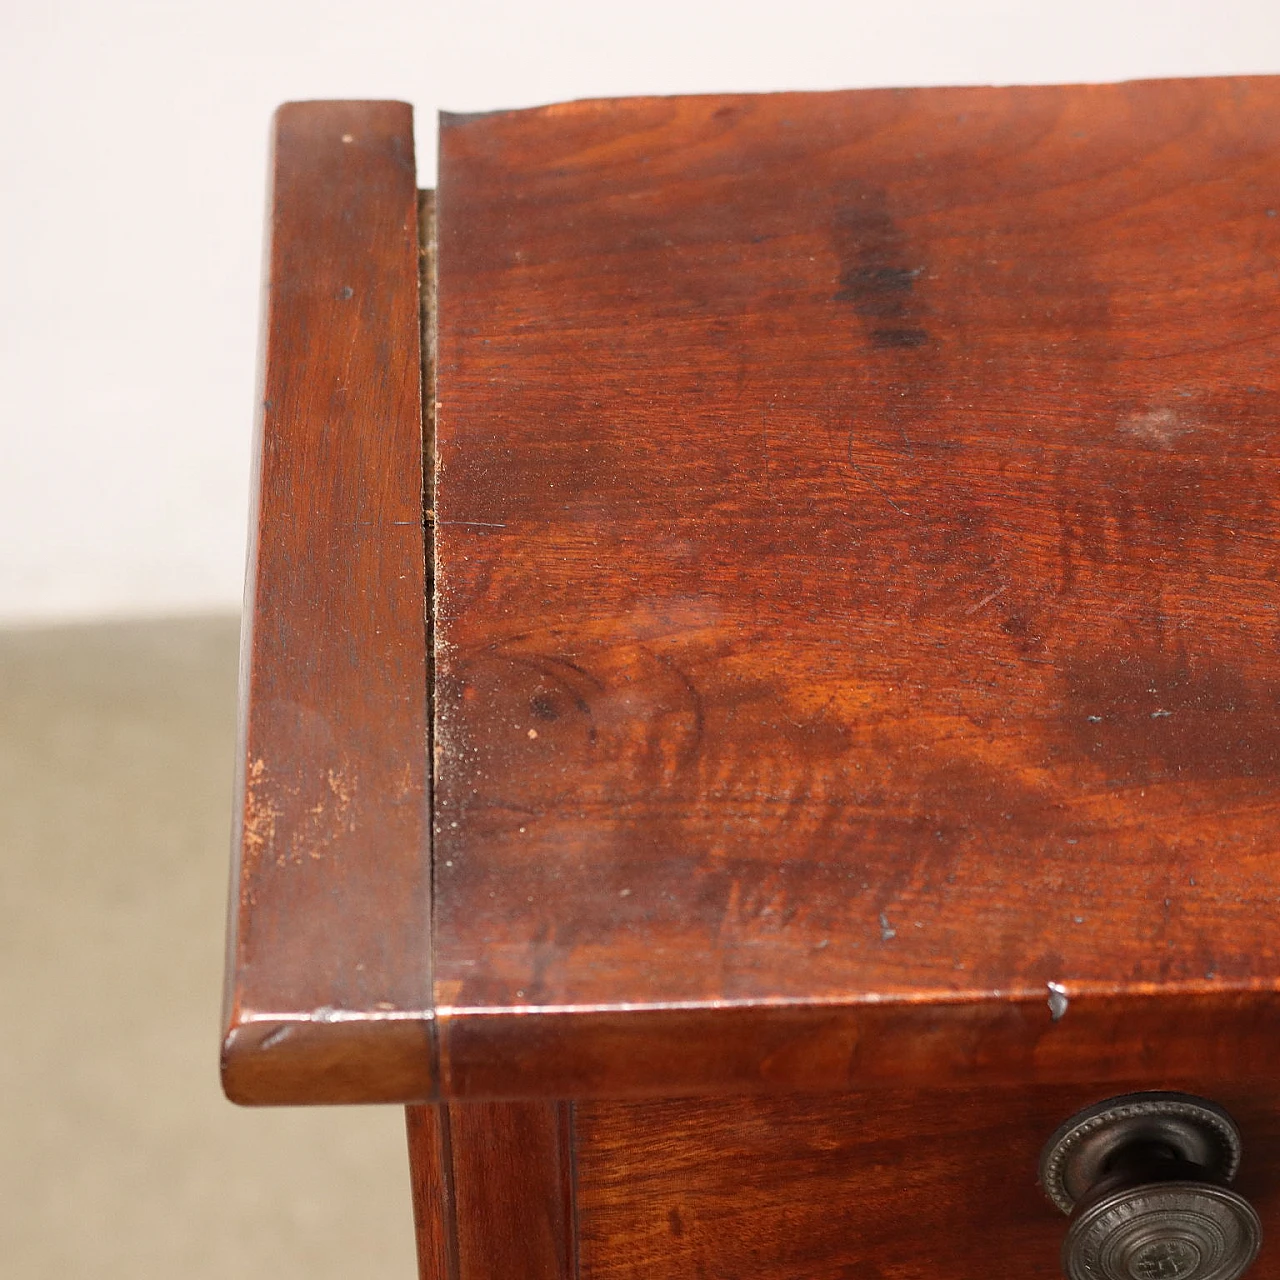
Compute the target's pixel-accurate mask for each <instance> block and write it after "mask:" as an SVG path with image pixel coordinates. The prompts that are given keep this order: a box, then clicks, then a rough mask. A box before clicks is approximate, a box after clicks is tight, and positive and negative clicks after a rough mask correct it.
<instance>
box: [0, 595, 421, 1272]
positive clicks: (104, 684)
mask: <svg viewBox="0 0 1280 1280" xmlns="http://www.w3.org/2000/svg"><path fill="white" fill-rule="evenodd" d="M236 646H237V635H236V623H235V621H234V619H230V618H218V619H207V620H199V621H181V622H162V623H147V624H131V625H121V626H102V627H95V628H67V629H62V630H56V631H41V632H35V631H28V632H8V633H0V1276H3V1277H14V1280H45V1278H46V1277H48V1278H49V1280H54V1278H55V1277H56V1280H77V1278H78V1277H93V1278H94V1280H116V1278H119V1280H125V1278H127V1280H152V1278H153V1277H154V1278H155V1280H160V1278H161V1277H163V1278H164V1280H205V1278H206V1277H210V1278H211V1277H235V1278H236V1280H257V1278H258V1277H263V1278H264V1280H265V1278H267V1277H270V1278H271V1280H289V1278H290V1277H295V1276H296V1277H307V1280H327V1278H329V1277H334V1278H336V1277H344V1280H352V1278H355V1280H366V1278H367V1280H382V1278H383V1277H387V1278H388V1280H391V1278H395V1280H411V1277H412V1276H413V1274H414V1268H413V1259H412V1234H411V1227H410V1216H409V1212H410V1211H409V1204H408V1193H407V1180H406V1170H405V1156H404V1145H403V1131H402V1127H401V1116H400V1113H399V1112H398V1111H396V1110H394V1109H387V1108H376V1109H360V1110H356V1109H342V1110H314V1111H240V1110H237V1109H236V1108H234V1107H232V1106H230V1104H228V1103H226V1102H225V1101H224V1100H223V1099H222V1097H221V1095H220V1093H219V1090H218V1082H217V1042H218V1015H219V999H220V987H221V969H222V930H223V910H224V903H225V898H226V884H227V850H228V829H229V815H230V800H229V795H230V781H231V766H232V760H233V754H234V749H233V748H234V733H235V683H236Z"/></svg>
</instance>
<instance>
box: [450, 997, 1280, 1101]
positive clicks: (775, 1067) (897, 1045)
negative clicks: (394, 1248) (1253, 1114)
mask: <svg viewBox="0 0 1280 1280" xmlns="http://www.w3.org/2000/svg"><path fill="white" fill-rule="evenodd" d="M1278 1026H1280V992H1277V991H1275V990H1271V989H1237V990H1203V989H1194V990H1182V989H1179V988H1158V989H1157V988H1153V989H1150V990H1148V989H1135V990H1130V991H1120V992H1117V991H1108V990H1105V989H1096V988H1095V989H1090V988H1088V987H1086V986H1075V987H1073V986H1071V985H1066V984H1064V985H1061V986H1057V985H1055V988H1053V989H1050V988H1049V987H1045V988H1042V989H1040V990H1038V991H1024V992H1001V993H991V994H989V995H985V996H980V997H974V996H959V997H957V998H956V999H955V1000H954V1001H949V1002H938V1001H936V1000H930V1001H928V1002H924V1001H911V1000H909V999H906V998H901V999H881V1000H874V999H871V1000H862V1001H857V1002H849V1003H829V1004H786V1003H780V1004H775V1005H767V1004H742V1005H732V1004H724V1005H718V1006H690V1007H667V1008H654V1007H648V1008H646V1007H636V1006H631V1007H626V1008H608V1009H589V1008H585V1009H532V1010H512V1009H502V1010H482V1009H449V1008H443V1007H441V1008H437V1010H436V1028H437V1036H438V1042H439V1051H440V1089H441V1092H442V1094H444V1095H446V1096H448V1097H454V1098H469V1097H474V1098H502V1097H520V1096H526V1097H527V1096H534V1095H537V1096H542V1097H572V1098H581V1099H587V1098H610V1097H612V1098H626V1097H658V1096H665V1097H675V1096H689V1095H693V1094H715V1093H758V1092H773V1091H808V1090H813V1091H827V1090H851V1089H854V1090H856V1089H876V1088H886V1087H888V1088H892V1087H898V1086H902V1087H910V1086H917V1085H919V1086H935V1085H940V1084H955V1085H962V1084H963V1085H1005V1084H1033V1083H1041V1084H1071V1083H1079V1082H1081V1081H1089V1082H1091V1083H1095V1084H1103V1083H1106V1082H1109V1081H1124V1080H1132V1079H1141V1078H1143V1077H1144V1076H1150V1075H1151V1074H1152V1073H1153V1072H1154V1073H1156V1074H1158V1075H1159V1076H1160V1077H1161V1078H1163V1079H1168V1080H1177V1079H1186V1080H1197V1081H1201V1082H1203V1081H1205V1080H1221V1081H1224V1082H1230V1081H1233V1080H1238V1079H1245V1078H1256V1079H1265V1078H1272V1077H1274V1076H1275V1075H1276V1071H1277V1067H1276V1029H1277V1027H1278Z"/></svg>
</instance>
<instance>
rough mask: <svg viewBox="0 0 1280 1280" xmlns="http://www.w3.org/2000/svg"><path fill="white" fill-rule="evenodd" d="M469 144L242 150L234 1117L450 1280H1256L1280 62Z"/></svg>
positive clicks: (751, 98)
mask: <svg viewBox="0 0 1280 1280" xmlns="http://www.w3.org/2000/svg"><path fill="white" fill-rule="evenodd" d="M440 144H441V150H440V174H439V180H438V184H437V189H436V191H435V193H434V195H433V194H432V193H429V192H419V191H418V190H417V181H416V176H415V167H414V146H413V136H412V122H411V114H410V110H409V108H408V107H407V106H404V105H402V104H398V103H385V102H318V103H296V104H291V105H289V106H286V107H283V108H281V110H280V112H279V113H278V115H277V118H276V126H275V141H274V159H273V167H272V174H273V178H272V183H273V188H272V189H273V195H272V203H271V210H270V215H269V232H270V248H269V255H268V265H267V279H266V303H265V320H264V330H265V340H264V358H263V375H262V376H263V384H262V395H261V408H260V418H259V434H258V463H257V466H258V470H257V474H256V482H255V484H256V499H255V502H256V506H255V513H256V514H255V517H254V523H253V530H252V547H251V558H250V568H249V583H248V599H247V609H246V613H245V635H244V647H243V681H242V689H243V716H242V724H243V744H242V751H241V753H240V781H239V790H238V801H237V806H238V808H237V813H238V823H239V839H238V844H237V847H238V853H237V857H238V862H237V870H236V876H235V881H234V884H235V892H234V895H233V896H234V902H233V906H232V911H231V931H230V943H229V963H228V988H227V1004H226V1017H225V1036H224V1042H223V1079H224V1083H225V1088H226V1091H227V1093H228V1095H229V1096H230V1097H231V1098H232V1099H233V1100H235V1101H237V1102H241V1103H249V1104H264V1103H271V1104H306V1103H346V1102H369V1103H396V1104H403V1105H406V1106H407V1108H408V1126H409V1140H410V1149H411V1163H412V1170H413V1189H414V1199H415V1206H416V1214H417V1230H418V1241H419V1253H420V1258H421V1270H422V1276H423V1277H424V1278H426V1280H573V1278H579V1280H639V1278H641V1277H643V1278H644V1280H668V1278H669V1280H677V1278H678V1280H691V1278H693V1277H702V1278H704V1280H748V1278H750V1280H915V1278H917V1277H919V1278H924V1277H928V1278H929V1280H990V1277H1013V1276H1017V1277H1022V1278H1028V1280H1035V1278H1037V1277H1046V1278H1047V1277H1051V1276H1056V1275H1058V1274H1059V1273H1060V1267H1061V1266H1064V1265H1065V1266H1066V1267H1067V1268H1068V1270H1069V1271H1070V1270H1071V1268H1074V1271H1071V1274H1073V1275H1076V1276H1081V1277H1086V1280H1088V1278H1091V1277H1095V1276H1096V1277H1103V1276H1108V1277H1111V1276H1117V1275H1118V1276H1121V1277H1128V1278H1129V1280H1224V1278H1225V1277H1228V1276H1233V1275H1236V1274H1239V1273H1240V1272H1241V1271H1242V1270H1243V1269H1245V1268H1247V1266H1248V1264H1249V1261H1250V1259H1251V1258H1252V1257H1253V1255H1254V1254H1255V1253H1256V1254H1257V1261H1256V1262H1254V1263H1253V1266H1252V1270H1251V1272H1250V1274H1251V1275H1253V1276H1256V1277H1280V1245H1278V1244H1277V1243H1276V1241H1277V1239H1278V1238H1280V1101H1277V1089H1276V1080H1277V1076H1278V1074H1280V1067H1278V1060H1280V998H1278V994H1277V993H1278V991H1280V953H1278V946H1280V934H1278V933H1277V927H1276V926H1277V919H1278V912H1280V318H1278V317H1280V309H1278V306H1277V302H1278V296H1280V217H1278V216H1277V213H1278V211H1280V80H1274V79H1268V78H1248V79H1210V80H1186V81H1152V82H1142V83H1133V84H1122V85H1089V86H1073V87H1065V88H1062V87H1038V88H999V89H972V88H965V89H927V90H909V91H878V90H877V91H861V92H847V93H810V94H776V95H743V96H714V97H683V98H633V99H623V100H614V101H593V102H578V103H571V104H568V105H560V106H553V107H547V108H543V109H538V110H521V111H502V112H494V113H489V114H483V115H465V116H464V115H454V116H444V117H443V118H442V121H441V133H440ZM1120 1095H1136V1097H1128V1098H1126V1099H1125V1101H1124V1102H1122V1103H1119V1104H1115V1105H1114V1106H1112V1107H1111V1108H1110V1110H1106V1109H1105V1108H1104V1109H1103V1110H1102V1111H1099V1110H1097V1109H1096V1105H1097V1104H1100V1103H1104V1102H1106V1101H1107V1100H1108V1099H1112V1098H1116V1097H1118V1096H1120ZM1091 1107H1093V1108H1095V1110H1093V1111H1088V1112H1087V1113H1086V1114H1085V1116H1084V1118H1083V1119H1081V1120H1080V1121H1079V1122H1078V1123H1076V1124H1075V1125H1074V1127H1072V1125H1071V1123H1069V1118H1070V1117H1072V1116H1073V1115H1075V1114H1076V1113H1079V1112H1080V1111H1081V1109H1085V1108H1091ZM1153 1117H1154V1118H1153ZM1064 1122H1067V1123H1066V1127H1065V1128H1062V1129H1060V1128H1059V1126H1063V1125H1064ZM1115 1125H1119V1126H1120V1128H1115V1127H1114V1126H1115ZM1126 1125H1127V1126H1129V1127H1128V1128H1125V1127H1124V1126H1126ZM1135 1125H1136V1128H1135V1127H1134V1126H1135ZM1107 1126H1112V1127H1107ZM1144 1126H1145V1127H1144ZM1055 1131H1057V1136H1056V1138H1055V1139H1054V1141H1050V1140H1051V1137H1052V1136H1053V1135H1055ZM1099 1134H1104V1135H1111V1136H1110V1137H1107V1142H1110V1143H1111V1145H1110V1146H1106V1144H1105V1143H1104V1144H1103V1145H1104V1146H1106V1149H1105V1150H1104V1149H1103V1147H1099V1146H1098V1143H1099V1141H1101V1139H1100V1138H1099V1136H1098V1135H1099ZM1116 1135H1119V1136H1116ZM1112 1139H1114V1141H1113V1140H1112ZM1122 1139H1123V1141H1122ZM1047 1143H1048V1144H1049V1145H1048V1146H1046V1144H1047ZM1090 1144H1092V1145H1090ZM1117 1153H1119V1154H1117ZM1073 1162H1074V1163H1073ZM1090 1162H1092V1163H1090ZM1086 1166H1087V1167H1086ZM1139 1166H1141V1168H1140V1169H1139V1168H1138V1167H1139ZM1135 1169H1137V1170H1138V1172H1137V1173H1135V1172H1134V1170H1135ZM1237 1169H1238V1173H1237ZM1073 1179H1074V1180H1075V1181H1074V1182H1073V1181H1072V1180H1073ZM1104 1183H1105V1184H1106V1185H1105V1186H1104ZM1113 1184H1114V1185H1113ZM1120 1184H1123V1186H1120ZM1116 1186H1120V1190H1119V1191H1117V1190H1116V1189H1115V1188H1116ZM1064 1188H1066V1190H1065V1191H1064V1190H1063V1189H1064ZM1135 1188H1136V1189H1135ZM1108 1196H1109V1197H1111V1199H1107V1197H1108ZM1064 1197H1065V1198H1064ZM1116 1197H1119V1198H1118V1199H1117V1198H1116ZM1126 1197H1128V1198H1127V1199H1126ZM1180 1197H1181V1198H1180ZM1055 1200H1056V1201H1057V1203H1056V1204H1055V1203H1054V1201H1055ZM1104 1201H1105V1203H1103V1202H1104ZM1073 1205H1074V1216H1073V1217H1072V1218H1071V1220H1070V1224H1069V1222H1068V1218H1067V1217H1066V1216H1064V1212H1063V1210H1064V1209H1068V1210H1070V1209H1072V1207H1073ZM1250 1206H1252V1207H1250ZM1091 1215H1092V1216H1091ZM1197 1215H1198V1216H1197ZM1086 1219H1087V1220H1086ZM1135 1224H1137V1225H1135ZM1144 1224H1145V1225H1144ZM1197 1224H1198V1225H1197ZM1068 1230H1070V1231H1071V1232H1072V1233H1074V1234H1073V1236H1072V1240H1073V1241H1074V1243H1070V1244H1069V1245H1068V1247H1067V1249H1066V1250H1065V1252H1063V1253H1062V1258H1061V1260H1060V1251H1061V1250H1062V1249H1063V1239H1064V1236H1066V1234H1067V1232H1068ZM1091 1233H1092V1234H1091ZM1108 1233H1110V1234H1108ZM1126 1233H1127V1234H1126ZM1197 1233H1198V1234H1197ZM1215 1233H1216V1234H1215ZM1233 1233H1234V1234H1233ZM1268 1236H1270V1237H1271V1243H1270V1244H1268V1243H1267V1237H1268ZM1104 1237H1105V1239H1104ZM1260 1238H1261V1240H1262V1245H1261V1252H1260V1253H1259V1252H1258V1241H1259V1239H1260ZM1116 1241H1119V1243H1115V1242H1116ZM1091 1242H1092V1243H1091ZM1099 1242H1101V1243H1099ZM1108 1242H1110V1243H1108ZM1090 1249H1092V1250H1093V1252H1092V1253H1091V1252H1089V1250H1090ZM1108 1250H1110V1252H1108ZM1215 1250H1216V1252H1215ZM1073 1251H1074V1252H1073Z"/></svg>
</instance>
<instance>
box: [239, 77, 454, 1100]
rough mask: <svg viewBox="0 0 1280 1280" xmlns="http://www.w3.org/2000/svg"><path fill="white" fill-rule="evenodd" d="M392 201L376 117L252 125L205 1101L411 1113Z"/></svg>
mask: <svg viewBox="0 0 1280 1280" xmlns="http://www.w3.org/2000/svg"><path fill="white" fill-rule="evenodd" d="M417 252H418V247H417V198H416V188H415V181H414V164H413V133H412V118H411V112H410V109H409V107H407V106H405V105H403V104H401V103H386V102H383V103H368V102H364V103H360V102H346V103H343V102H328V103H295V104H292V105H289V106H286V107H282V108H281V109H280V111H279V113H278V114H277V117H276V131H275V150H274V160H273V167H272V205H271V213H270V253H269V264H268V275H267V296H266V316H265V330H264V355H263V369H264V373H263V401H262V413H261V419H260V427H259V439H260V450H259V466H258V474H257V478H256V499H255V512H256V515H255V520H254V526H253V530H252V546H251V555H250V569H249V580H248V598H247V608H246V630H245V640H244V662H245V674H244V680H243V696H244V707H243V715H242V722H243V727H244V750H243V753H242V756H241V760H240V776H239V799H238V802H237V821H238V823H239V840H238V842H237V844H238V855H239V856H238V864H237V871H236V876H235V880H234V884H235V886H236V901H235V903H234V904H233V910H232V933H231V939H230V944H229V950H230V958H229V964H228V991H227V1015H226V1038H225V1043H224V1054H223V1080H224V1084H225V1087H226V1090H227V1092H228V1094H229V1095H230V1096H231V1097H233V1098H234V1099H235V1100H236V1101H239V1102H306V1101H323V1102H338V1101H377V1100H393V1099H394V1100H405V1099H414V1098H421V1097H428V1096H430V1095H431V1093H432V1090H433V1080H432V1071H431V1048H430V1026H431V1008H432V1001H431V976H430V975H431V939H430V929H429V923H430V871H429V852H428V850H429V844H428V827H427V789H426V745H427V715H426V688H427V661H426V619H425V594H424V592H425V588H424V572H425V566H424V534H423V504H422V477H423V471H422V444H421V429H422V428H421V424H422V412H421V398H420V380H421V371H420V359H419V349H420V346H419V333H420V329H419V317H418V273H417V265H416V264H417Z"/></svg>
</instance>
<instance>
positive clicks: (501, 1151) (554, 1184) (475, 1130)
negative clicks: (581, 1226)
mask: <svg viewBox="0 0 1280 1280" xmlns="http://www.w3.org/2000/svg"><path fill="white" fill-rule="evenodd" d="M446 1110H447V1115H448V1121H447V1131H448V1149H449V1159H450V1165H449V1169H450V1181H451V1187H452V1195H453V1203H454V1206H455V1217H454V1220H453V1231H454V1233H455V1236H454V1239H455V1241H456V1246H455V1247H456V1253H455V1257H456V1266H457V1277H458V1280H514V1278H515V1277H519V1280H573V1277H574V1274H575V1261H574V1223H573V1185H572V1177H573V1169H572V1146H571V1141H572V1138H571V1135H572V1117H571V1114H570V1108H569V1107H568V1105H567V1104H564V1105H562V1104H557V1103H553V1102H478V1103H456V1104H453V1105H450V1106H448V1107H447V1108H446ZM432 1247H434V1246H432ZM420 1257H422V1258H423V1259H424V1262H423V1265H424V1268H425V1266H426V1263H425V1255H424V1254H420ZM425 1274H430V1273H429V1272H426V1273H425Z"/></svg>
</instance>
